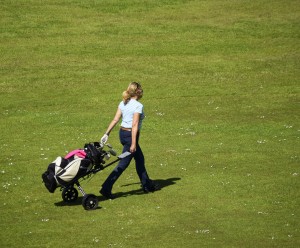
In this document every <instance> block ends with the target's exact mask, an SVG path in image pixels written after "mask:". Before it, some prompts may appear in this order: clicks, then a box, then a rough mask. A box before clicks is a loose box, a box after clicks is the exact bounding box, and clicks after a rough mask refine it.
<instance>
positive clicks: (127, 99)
mask: <svg viewBox="0 0 300 248" xmlns="http://www.w3.org/2000/svg"><path fill="white" fill-rule="evenodd" d="M122 97H123V102H124V104H125V105H126V104H127V103H128V102H129V100H130V98H131V96H130V94H129V92H128V90H125V91H123V94H122Z"/></svg>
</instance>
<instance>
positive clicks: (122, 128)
mask: <svg viewBox="0 0 300 248" xmlns="http://www.w3.org/2000/svg"><path fill="white" fill-rule="evenodd" d="M121 130H124V131H129V132H131V128H126V127H121Z"/></svg>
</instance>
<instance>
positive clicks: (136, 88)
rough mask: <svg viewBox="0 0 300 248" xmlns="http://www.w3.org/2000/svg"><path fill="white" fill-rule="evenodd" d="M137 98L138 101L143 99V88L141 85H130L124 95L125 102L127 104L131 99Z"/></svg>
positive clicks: (134, 83)
mask: <svg viewBox="0 0 300 248" xmlns="http://www.w3.org/2000/svg"><path fill="white" fill-rule="evenodd" d="M135 96H137V99H138V100H139V99H141V98H142V97H143V88H142V85H141V84H140V83H137V82H132V83H130V84H129V86H128V88H127V90H125V91H124V92H123V94H122V97H123V102H124V103H125V104H127V103H128V102H129V100H130V99H131V97H135Z"/></svg>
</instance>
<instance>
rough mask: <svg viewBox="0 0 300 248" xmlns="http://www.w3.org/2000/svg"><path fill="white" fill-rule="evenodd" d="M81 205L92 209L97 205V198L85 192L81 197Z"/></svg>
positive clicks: (86, 208)
mask: <svg viewBox="0 0 300 248" xmlns="http://www.w3.org/2000/svg"><path fill="white" fill-rule="evenodd" d="M82 206H83V208H84V209H85V210H94V209H96V208H97V207H98V198H97V196H95V195H90V194H86V195H85V196H84V197H83V199H82Z"/></svg>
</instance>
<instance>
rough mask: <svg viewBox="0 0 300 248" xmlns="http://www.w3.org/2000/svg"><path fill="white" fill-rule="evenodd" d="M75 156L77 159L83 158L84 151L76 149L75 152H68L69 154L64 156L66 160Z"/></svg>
mask: <svg viewBox="0 0 300 248" xmlns="http://www.w3.org/2000/svg"><path fill="white" fill-rule="evenodd" d="M75 155H76V156H77V157H79V158H85V156H86V153H85V151H84V150H80V149H77V150H74V151H71V152H69V153H68V154H67V155H66V156H65V159H68V158H70V157H72V156H75Z"/></svg>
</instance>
